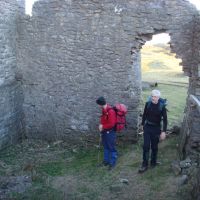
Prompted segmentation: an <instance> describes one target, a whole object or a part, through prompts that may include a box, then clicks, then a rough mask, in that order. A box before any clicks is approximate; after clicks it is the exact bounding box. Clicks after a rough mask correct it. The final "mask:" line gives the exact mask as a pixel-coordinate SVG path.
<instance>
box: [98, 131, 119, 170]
mask: <svg viewBox="0 0 200 200" xmlns="http://www.w3.org/2000/svg"><path fill="white" fill-rule="evenodd" d="M101 137H102V144H103V147H104V162H106V163H108V164H109V165H111V166H115V164H116V161H117V150H116V133H115V131H114V130H110V131H102V132H101Z"/></svg>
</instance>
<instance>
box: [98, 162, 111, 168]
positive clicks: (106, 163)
mask: <svg viewBox="0 0 200 200" xmlns="http://www.w3.org/2000/svg"><path fill="white" fill-rule="evenodd" d="M108 165H109V163H108V162H106V161H103V162H102V163H99V164H98V167H104V166H108Z"/></svg>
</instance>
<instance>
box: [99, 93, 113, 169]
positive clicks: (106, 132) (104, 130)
mask: <svg viewBox="0 0 200 200" xmlns="http://www.w3.org/2000/svg"><path fill="white" fill-rule="evenodd" d="M96 103H97V104H98V105H99V106H100V108H101V109H102V115H101V118H100V124H99V131H100V132H101V138H102V143H103V147H104V158H103V163H102V164H103V165H104V166H108V169H109V170H111V169H112V168H114V166H115V164H116V160H117V150H116V132H115V124H116V113H115V111H114V110H113V108H112V107H111V106H110V105H109V104H107V103H106V100H105V98H104V97H99V98H98V99H97V100H96Z"/></svg>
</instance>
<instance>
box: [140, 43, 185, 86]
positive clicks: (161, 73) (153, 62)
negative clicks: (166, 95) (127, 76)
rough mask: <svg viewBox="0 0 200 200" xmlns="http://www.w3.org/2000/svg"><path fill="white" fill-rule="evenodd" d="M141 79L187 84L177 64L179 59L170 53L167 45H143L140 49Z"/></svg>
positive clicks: (179, 61)
mask: <svg viewBox="0 0 200 200" xmlns="http://www.w3.org/2000/svg"><path fill="white" fill-rule="evenodd" d="M141 55H142V79H143V81H153V82H154V81H155V82H158V81H159V82H178V83H186V84H188V78H187V77H186V76H185V75H184V73H183V71H182V67H181V66H180V65H179V64H180V63H181V59H177V58H176V57H175V54H172V53H170V48H169V46H168V45H156V46H155V45H154V46H152V45H148V46H147V45H145V46H143V48H142V50H141Z"/></svg>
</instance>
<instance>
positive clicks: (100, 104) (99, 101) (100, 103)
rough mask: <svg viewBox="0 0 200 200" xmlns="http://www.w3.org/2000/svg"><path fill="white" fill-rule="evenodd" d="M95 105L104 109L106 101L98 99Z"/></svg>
mask: <svg viewBox="0 0 200 200" xmlns="http://www.w3.org/2000/svg"><path fill="white" fill-rule="evenodd" d="M96 103H97V104H98V105H99V106H100V107H105V106H106V100H105V98H104V97H99V98H98V99H97V100H96Z"/></svg>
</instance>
